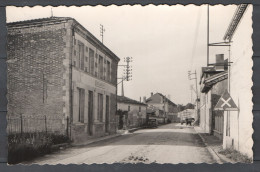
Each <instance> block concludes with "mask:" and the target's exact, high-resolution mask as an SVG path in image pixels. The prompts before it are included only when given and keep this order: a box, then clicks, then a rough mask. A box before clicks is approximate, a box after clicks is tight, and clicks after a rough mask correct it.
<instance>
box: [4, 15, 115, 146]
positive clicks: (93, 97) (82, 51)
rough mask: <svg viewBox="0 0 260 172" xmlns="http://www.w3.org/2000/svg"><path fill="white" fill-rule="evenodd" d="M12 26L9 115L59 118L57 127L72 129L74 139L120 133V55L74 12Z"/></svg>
mask: <svg viewBox="0 0 260 172" xmlns="http://www.w3.org/2000/svg"><path fill="white" fill-rule="evenodd" d="M7 29H8V37H7V45H8V47H7V53H8V54H7V58H8V59H7V63H8V95H7V98H8V102H9V103H8V116H16V115H20V114H23V116H32V117H33V116H36V115H37V116H43V115H44V116H47V118H52V117H55V118H56V120H55V121H57V123H55V121H53V122H54V124H53V127H54V128H53V129H54V130H55V132H60V133H63V132H64V130H65V128H67V129H68V130H67V134H68V135H69V136H70V138H71V139H72V140H73V141H74V142H83V141H85V140H87V139H88V138H92V137H99V136H103V135H107V134H114V133H116V116H115V114H116V90H117V65H118V62H119V60H120V59H119V58H118V57H117V56H116V55H115V54H114V53H113V52H112V51H111V50H109V49H108V48H107V47H106V46H105V45H104V44H102V43H101V42H100V41H99V40H98V39H97V38H96V37H95V36H93V35H92V34H91V33H90V32H89V31H88V30H87V29H86V28H84V27H83V26H82V25H81V24H80V23H78V22H77V21H76V20H75V19H73V18H69V17H50V18H41V19H35V20H28V21H20V22H14V23H8V24H7ZM67 118H68V119H69V122H66V119H67ZM30 125H34V126H33V127H32V128H37V127H38V124H37V123H36V124H30Z"/></svg>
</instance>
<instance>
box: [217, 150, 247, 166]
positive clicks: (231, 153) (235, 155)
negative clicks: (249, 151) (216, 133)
mask: <svg viewBox="0 0 260 172" xmlns="http://www.w3.org/2000/svg"><path fill="white" fill-rule="evenodd" d="M219 153H220V154H222V155H225V156H226V157H227V158H229V159H231V160H233V161H235V162H242V163H252V159H251V158H249V157H248V156H246V155H243V154H241V153H240V152H238V151H237V150H234V149H225V150H221V151H219Z"/></svg>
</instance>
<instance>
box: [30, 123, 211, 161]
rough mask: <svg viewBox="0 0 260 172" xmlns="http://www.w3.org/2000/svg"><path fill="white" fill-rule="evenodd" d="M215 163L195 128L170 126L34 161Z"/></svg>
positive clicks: (61, 152) (75, 148)
mask: <svg viewBox="0 0 260 172" xmlns="http://www.w3.org/2000/svg"><path fill="white" fill-rule="evenodd" d="M140 162H141V163H153V162H155V163H159V164H162V163H172V164H177V163H215V161H214V159H213V158H212V156H211V154H210V153H209V152H208V150H207V148H206V147H205V145H204V143H203V142H202V140H201V139H200V137H199V135H198V134H197V133H196V132H195V130H194V128H193V127H189V126H186V125H183V126H182V125H180V124H173V123H172V124H168V125H163V126H160V127H158V128H156V129H142V130H138V131H136V132H134V133H130V134H126V135H122V136H119V137H116V138H113V139H109V140H105V141H100V142H98V143H92V144H90V145H87V146H84V147H72V148H68V149H66V150H62V151H59V152H56V153H53V154H50V155H46V156H44V157H41V158H38V159H36V160H34V161H33V162H32V163H37V164H71V163H72V164H82V163H85V164H92V163H97V164H102V163H108V164H111V163H140Z"/></svg>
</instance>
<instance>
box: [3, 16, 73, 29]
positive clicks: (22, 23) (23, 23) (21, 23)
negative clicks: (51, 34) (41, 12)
mask: <svg viewBox="0 0 260 172" xmlns="http://www.w3.org/2000/svg"><path fill="white" fill-rule="evenodd" d="M68 20H74V19H73V18H71V17H47V18H38V19H32V20H23V21H17V22H10V23H7V27H20V26H27V27H29V26H32V25H43V24H47V23H53V24H55V23H62V22H67V21H68Z"/></svg>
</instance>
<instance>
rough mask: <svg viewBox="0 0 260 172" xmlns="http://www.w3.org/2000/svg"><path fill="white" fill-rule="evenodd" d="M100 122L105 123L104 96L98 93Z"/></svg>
mask: <svg viewBox="0 0 260 172" xmlns="http://www.w3.org/2000/svg"><path fill="white" fill-rule="evenodd" d="M98 120H99V121H100V122H102V121H103V94H100V93H98Z"/></svg>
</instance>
